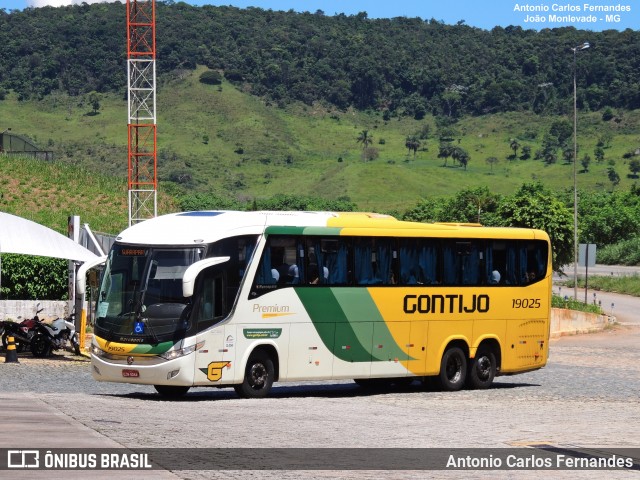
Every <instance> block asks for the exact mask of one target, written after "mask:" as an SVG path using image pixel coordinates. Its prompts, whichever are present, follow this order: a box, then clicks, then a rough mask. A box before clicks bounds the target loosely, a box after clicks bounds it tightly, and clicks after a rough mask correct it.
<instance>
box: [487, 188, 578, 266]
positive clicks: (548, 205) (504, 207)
mask: <svg viewBox="0 0 640 480" xmlns="http://www.w3.org/2000/svg"><path fill="white" fill-rule="evenodd" d="M498 215H499V217H501V218H502V219H503V225H505V226H509V227H524V228H537V229H540V230H544V231H546V232H547V234H548V235H549V237H550V238H551V246H552V250H553V252H552V253H553V269H554V270H556V271H559V270H560V269H561V268H562V266H563V265H567V264H569V263H571V262H573V213H572V212H571V210H570V209H569V208H568V207H567V206H566V205H565V204H564V203H563V202H562V201H561V200H560V199H559V198H557V197H556V196H555V195H554V194H553V193H552V192H551V191H550V190H548V189H546V188H545V187H544V186H543V185H542V183H540V182H536V183H525V184H524V185H522V187H520V189H519V190H518V191H517V192H516V193H515V194H514V195H513V196H512V197H509V198H506V199H505V200H504V201H503V202H502V203H501V204H500V207H499V208H498Z"/></svg>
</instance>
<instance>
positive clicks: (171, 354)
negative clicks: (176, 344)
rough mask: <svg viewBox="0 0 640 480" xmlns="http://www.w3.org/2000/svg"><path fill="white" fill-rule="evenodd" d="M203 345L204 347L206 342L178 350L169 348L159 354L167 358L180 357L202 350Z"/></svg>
mask: <svg viewBox="0 0 640 480" xmlns="http://www.w3.org/2000/svg"><path fill="white" fill-rule="evenodd" d="M202 347H204V342H200V343H196V344H195V345H191V346H190V347H184V348H179V349H177V350H169V351H167V352H164V353H162V354H160V355H159V356H160V357H162V358H164V359H165V360H173V359H176V358H179V357H184V356H185V355H189V354H190V353H193V352H195V351H196V350H200V349H201V348H202Z"/></svg>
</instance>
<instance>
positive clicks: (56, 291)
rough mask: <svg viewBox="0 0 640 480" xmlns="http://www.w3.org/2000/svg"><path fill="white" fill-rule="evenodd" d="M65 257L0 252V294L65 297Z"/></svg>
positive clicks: (7, 297)
mask: <svg viewBox="0 0 640 480" xmlns="http://www.w3.org/2000/svg"><path fill="white" fill-rule="evenodd" d="M67 269H68V263H67V260H62V259H59V258H48V257H34V256H30V255H11V254H3V255H2V287H1V290H2V298H3V299H5V300H66V299H67V298H68V289H67V288H68V287H67V278H68V273H67Z"/></svg>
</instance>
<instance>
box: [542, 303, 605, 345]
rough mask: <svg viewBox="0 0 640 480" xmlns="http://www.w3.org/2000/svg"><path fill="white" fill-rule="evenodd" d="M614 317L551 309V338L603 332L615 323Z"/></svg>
mask: <svg viewBox="0 0 640 480" xmlns="http://www.w3.org/2000/svg"><path fill="white" fill-rule="evenodd" d="M615 321H616V317H612V316H610V315H599V314H596V313H588V312H579V311H577V310H568V309H565V308H552V309H551V338H557V337H561V336H563V335H577V334H579V333H592V332H599V331H601V330H604V329H605V328H606V327H607V326H609V325H611V324H613V323H615Z"/></svg>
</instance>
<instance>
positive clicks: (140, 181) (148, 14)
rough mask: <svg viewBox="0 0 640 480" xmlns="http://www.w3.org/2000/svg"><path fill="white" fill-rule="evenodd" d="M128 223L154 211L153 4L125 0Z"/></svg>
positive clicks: (152, 0) (154, 81)
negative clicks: (127, 104) (127, 109)
mask: <svg viewBox="0 0 640 480" xmlns="http://www.w3.org/2000/svg"><path fill="white" fill-rule="evenodd" d="M127 58H128V60H127V77H128V102H129V134H128V138H129V141H128V143H129V147H128V148H129V226H131V225H134V224H136V223H139V222H142V221H144V220H147V219H149V218H153V217H155V216H156V213H157V204H158V201H157V187H158V176H157V166H158V162H157V154H156V146H157V135H156V4H155V0H127Z"/></svg>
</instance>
